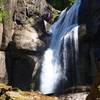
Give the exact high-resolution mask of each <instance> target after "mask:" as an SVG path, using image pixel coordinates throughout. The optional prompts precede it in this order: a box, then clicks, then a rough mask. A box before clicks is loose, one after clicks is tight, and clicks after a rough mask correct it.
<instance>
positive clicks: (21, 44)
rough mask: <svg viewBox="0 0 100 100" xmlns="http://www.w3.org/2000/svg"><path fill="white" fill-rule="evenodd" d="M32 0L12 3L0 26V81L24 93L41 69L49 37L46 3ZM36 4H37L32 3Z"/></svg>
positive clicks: (12, 1)
mask: <svg viewBox="0 0 100 100" xmlns="http://www.w3.org/2000/svg"><path fill="white" fill-rule="evenodd" d="M33 1H34V0H33ZM33 1H32V0H16V1H15V0H11V2H9V5H11V7H12V8H13V9H12V8H11V10H10V13H9V16H8V17H6V18H5V19H4V22H3V26H2V25H0V49H1V50H2V51H0V82H4V83H5V82H6V83H9V84H11V85H12V86H15V87H19V88H21V89H23V90H30V89H31V84H32V83H33V79H34V77H35V75H36V73H37V70H38V69H39V67H40V66H39V65H40V62H41V57H42V55H43V52H44V50H45V49H46V48H47V45H48V43H47V42H48V41H47V38H48V36H49V35H48V34H47V32H46V30H45V25H44V19H43V16H42V13H43V12H44V10H45V9H44V8H45V7H47V4H46V1H45V0H43V1H40V2H36V1H34V2H33ZM35 2H36V3H38V4H34V3H35ZM43 2H45V3H43ZM7 3H8V2H7ZM40 3H42V4H43V5H44V6H41V4H40ZM40 6H41V7H42V8H41V7H40ZM7 7H8V8H9V6H7V5H6V9H7ZM34 7H36V9H35V8H34ZM37 7H38V8H39V9H38V8H37ZM9 9H10V8H9ZM9 9H8V10H9ZM36 12H38V13H36ZM7 18H8V19H7ZM9 19H10V20H9ZM7 20H9V21H7ZM9 22H11V23H10V24H9ZM8 24H9V25H8ZM33 84H34V83H33Z"/></svg>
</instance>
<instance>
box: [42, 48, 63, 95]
mask: <svg viewBox="0 0 100 100" xmlns="http://www.w3.org/2000/svg"><path fill="white" fill-rule="evenodd" d="M56 59H57V58H56ZM42 66H43V67H42V70H41V75H40V79H41V86H40V90H41V92H43V93H44V94H48V93H49V94H50V93H53V92H54V91H55V89H56V86H57V84H58V82H59V81H60V79H61V76H62V71H61V68H60V66H59V64H58V65H56V62H55V58H54V56H53V50H51V49H48V50H47V51H46V52H45V54H44V62H43V64H42Z"/></svg>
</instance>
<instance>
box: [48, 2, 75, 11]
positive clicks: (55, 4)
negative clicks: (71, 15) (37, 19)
mask: <svg viewBox="0 0 100 100" xmlns="http://www.w3.org/2000/svg"><path fill="white" fill-rule="evenodd" d="M47 2H49V3H50V4H51V5H52V6H53V7H54V8H56V9H58V10H63V9H64V8H66V7H68V6H71V5H72V4H73V3H74V0H47Z"/></svg>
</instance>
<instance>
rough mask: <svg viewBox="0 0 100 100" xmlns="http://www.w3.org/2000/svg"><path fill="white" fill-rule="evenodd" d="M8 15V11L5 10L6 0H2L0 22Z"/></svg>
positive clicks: (0, 3)
mask: <svg viewBox="0 0 100 100" xmlns="http://www.w3.org/2000/svg"><path fill="white" fill-rule="evenodd" d="M5 16H7V12H6V11H5V10H4V0H0V22H2V18H3V17H5Z"/></svg>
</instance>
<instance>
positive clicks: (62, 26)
mask: <svg viewBox="0 0 100 100" xmlns="http://www.w3.org/2000/svg"><path fill="white" fill-rule="evenodd" d="M80 4H81V0H76V2H75V3H74V4H73V6H72V7H71V8H70V9H69V10H68V11H67V9H65V10H64V11H63V12H62V13H61V15H60V16H59V18H58V21H57V22H55V23H54V24H53V25H52V26H51V29H50V33H52V34H53V35H52V41H51V45H50V47H49V48H48V49H47V50H46V51H45V53H44V59H43V63H42V69H41V73H40V91H41V92H42V93H44V94H50V93H55V92H56V89H57V86H58V84H59V83H60V81H61V80H63V79H65V80H66V81H67V80H68V78H67V76H66V73H67V68H68V66H69V64H68V63H69V59H68V57H69V52H70V51H69V50H70V49H68V45H67V43H68V41H69V40H70V44H69V45H72V44H71V42H72V40H74V49H75V51H76V52H77V51H78V22H77V21H78V11H79V6H80ZM63 41H64V44H63V48H64V50H63V51H64V52H63V66H61V62H60V59H61V58H60V51H61V44H62V42H63ZM75 57H76V59H77V55H76V56H75ZM69 67H70V66H69Z"/></svg>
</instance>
